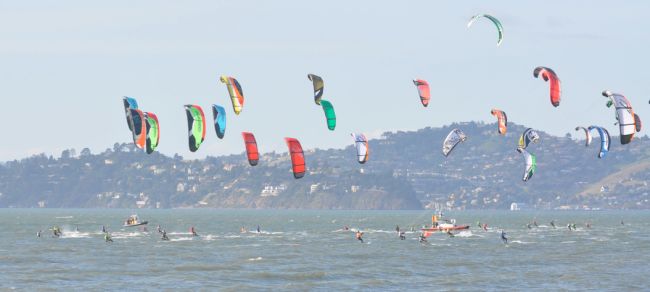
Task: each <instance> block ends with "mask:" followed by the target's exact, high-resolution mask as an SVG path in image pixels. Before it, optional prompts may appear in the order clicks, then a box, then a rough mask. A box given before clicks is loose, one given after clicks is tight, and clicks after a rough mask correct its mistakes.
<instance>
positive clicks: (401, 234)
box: [399, 231, 406, 240]
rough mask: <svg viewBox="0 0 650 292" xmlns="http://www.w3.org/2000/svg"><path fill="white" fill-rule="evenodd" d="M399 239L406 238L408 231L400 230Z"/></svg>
mask: <svg viewBox="0 0 650 292" xmlns="http://www.w3.org/2000/svg"><path fill="white" fill-rule="evenodd" d="M399 239H400V240H405V239H406V232H404V231H400V232H399Z"/></svg>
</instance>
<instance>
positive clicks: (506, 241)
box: [501, 230, 508, 244]
mask: <svg viewBox="0 0 650 292" xmlns="http://www.w3.org/2000/svg"><path fill="white" fill-rule="evenodd" d="M501 240H502V241H503V243H505V244H508V238H507V237H506V232H505V231H503V230H501Z"/></svg>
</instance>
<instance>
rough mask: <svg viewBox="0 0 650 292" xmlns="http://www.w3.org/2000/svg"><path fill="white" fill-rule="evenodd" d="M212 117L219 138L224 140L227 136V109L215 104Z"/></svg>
mask: <svg viewBox="0 0 650 292" xmlns="http://www.w3.org/2000/svg"><path fill="white" fill-rule="evenodd" d="M212 116H213V117H214V130H215V132H217V137H219V139H223V136H224V135H225V134H226V109H224V108H223V107H222V106H218V105H216V104H213V105H212Z"/></svg>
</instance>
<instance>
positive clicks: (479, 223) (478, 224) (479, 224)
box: [476, 220, 483, 228]
mask: <svg viewBox="0 0 650 292" xmlns="http://www.w3.org/2000/svg"><path fill="white" fill-rule="evenodd" d="M476 226H478V228H481V227H482V226H483V225H481V221H480V220H479V221H476Z"/></svg>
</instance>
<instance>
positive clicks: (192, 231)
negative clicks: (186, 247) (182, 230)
mask: <svg viewBox="0 0 650 292" xmlns="http://www.w3.org/2000/svg"><path fill="white" fill-rule="evenodd" d="M190 233H192V236H199V234H198V233H196V230H195V229H194V226H192V227H190Z"/></svg>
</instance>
